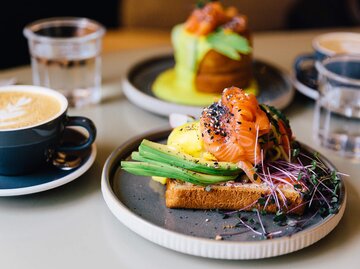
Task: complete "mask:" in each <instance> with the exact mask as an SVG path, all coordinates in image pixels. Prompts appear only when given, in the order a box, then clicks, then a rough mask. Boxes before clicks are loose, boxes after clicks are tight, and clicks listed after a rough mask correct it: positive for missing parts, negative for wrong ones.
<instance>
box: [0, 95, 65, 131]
mask: <svg viewBox="0 0 360 269" xmlns="http://www.w3.org/2000/svg"><path fill="white" fill-rule="evenodd" d="M60 110H61V103H60V101H58V100H57V99H56V98H55V97H52V96H50V95H46V94H39V93H32V92H22V91H5V92H0V130H10V129H15V130H16V129H20V128H26V127H30V126H36V125H39V124H41V123H45V122H46V121H48V120H49V119H51V118H53V117H54V116H55V115H57V114H58V113H59V112H60Z"/></svg>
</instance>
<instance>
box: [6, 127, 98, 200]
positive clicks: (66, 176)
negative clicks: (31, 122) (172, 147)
mask: <svg viewBox="0 0 360 269" xmlns="http://www.w3.org/2000/svg"><path fill="white" fill-rule="evenodd" d="M80 139H84V136H83V135H82V134H81V133H80V132H78V131H76V130H74V129H70V128H67V129H65V133H64V141H67V142H70V143H71V142H74V141H75V140H76V141H77V140H80ZM74 154H76V156H77V157H80V159H79V160H81V162H80V163H79V166H77V167H76V168H74V169H71V170H61V169H58V168H56V167H54V166H50V165H49V166H47V167H44V168H43V169H42V170H41V171H37V172H34V173H32V174H26V175H21V176H3V175H0V196H19V195H26V194H32V193H37V192H42V191H46V190H50V189H53V188H57V187H59V186H62V185H64V184H66V183H69V182H71V181H73V180H75V179H77V178H78V177H80V176H81V175H83V174H84V173H85V172H86V171H87V170H89V169H90V167H91V165H92V164H93V163H94V161H95V158H96V154H97V148H96V145H95V143H94V144H92V146H91V148H89V149H86V150H82V151H78V152H76V153H74Z"/></svg>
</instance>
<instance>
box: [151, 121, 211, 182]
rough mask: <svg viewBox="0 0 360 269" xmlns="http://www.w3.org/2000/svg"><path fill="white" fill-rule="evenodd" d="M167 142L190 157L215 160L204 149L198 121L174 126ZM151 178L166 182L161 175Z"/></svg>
mask: <svg viewBox="0 0 360 269" xmlns="http://www.w3.org/2000/svg"><path fill="white" fill-rule="evenodd" d="M167 144H168V146H171V147H173V148H174V149H175V150H178V151H180V152H182V153H186V154H189V155H191V156H192V157H195V158H199V159H202V160H206V161H216V158H215V157H214V155H212V154H211V153H209V152H207V151H206V150H205V149H204V144H203V140H202V138H201V132H200V123H199V121H193V122H188V123H185V124H184V125H181V126H179V127H176V128H175V129H174V130H173V131H172V132H171V134H170V135H169V137H168V141H167ZM152 179H153V180H155V181H157V182H160V183H161V184H165V183H166V178H163V177H152Z"/></svg>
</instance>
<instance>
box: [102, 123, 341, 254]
mask: <svg viewBox="0 0 360 269" xmlns="http://www.w3.org/2000/svg"><path fill="white" fill-rule="evenodd" d="M169 132H170V131H169V130H163V131H158V132H155V133H151V134H146V135H144V136H140V137H136V138H134V139H132V140H130V141H128V142H127V143H125V144H124V145H122V146H121V147H119V148H118V149H116V150H115V151H114V152H113V153H112V154H111V156H110V157H109V158H108V159H107V161H106V163H105V166H104V169H103V173H102V181H101V190H102V193H103V197H104V200H105V202H106V204H107V205H108V207H109V209H110V210H111V212H112V213H113V214H114V215H115V217H116V218H117V219H118V220H119V221H120V222H122V223H123V224H124V225H125V226H127V227H128V228H129V229H131V230H132V231H134V232H135V233H137V234H139V235H140V236H142V237H144V238H146V239H148V240H150V241H152V242H154V243H156V244H159V245H161V246H163V247H166V248H169V249H172V250H175V251H179V252H182V253H186V254H190V255H195V256H202V257H208V258H216V259H235V260H239V259H241V260H243V259H261V258H267V257H274V256H279V255H284V254H287V253H290V252H294V251H297V250H299V249H302V248H305V247H307V246H309V245H311V244H313V243H315V242H317V241H318V240H320V239H321V238H323V237H324V236H326V235H327V234H328V233H329V232H331V231H332V230H333V229H334V228H335V227H336V225H337V224H338V223H339V221H340V219H341V218H342V216H343V214H344V211H345V207H346V189H345V186H344V185H343V186H344V188H343V189H342V198H343V200H342V203H341V205H340V209H339V212H338V213H337V214H335V215H334V214H332V215H328V216H327V217H325V218H324V219H322V218H321V217H320V216H317V217H316V219H312V220H311V222H313V223H310V222H309V224H308V225H307V226H306V227H305V228H304V229H303V230H301V231H295V232H293V233H292V234H291V236H290V235H286V231H285V232H284V236H282V237H278V238H274V239H268V240H259V239H253V238H252V237H249V236H247V235H244V237H242V236H243V235H241V237H240V238H236V237H235V239H234V241H225V240H224V241H218V240H214V236H212V237H209V231H210V232H211V233H213V232H214V231H215V232H218V230H217V227H219V230H221V231H222V228H221V226H220V225H221V224H224V222H225V221H228V220H224V219H222V217H221V216H220V214H219V213H217V212H214V211H204V210H185V209H168V208H166V207H165V202H164V197H163V195H164V187H162V186H161V185H160V184H157V183H155V182H154V181H152V180H151V179H150V178H149V177H139V176H134V175H131V174H129V173H127V172H124V171H121V169H120V168H119V162H120V161H121V160H123V159H126V158H127V157H128V156H129V155H130V154H131V152H132V151H133V150H135V149H137V147H138V145H139V144H140V142H141V140H142V139H143V138H146V139H149V140H153V141H156V140H158V141H161V140H163V139H164V138H166V137H167V135H168V134H169ZM321 158H323V157H321ZM323 161H324V163H325V164H326V165H328V166H329V167H331V168H333V166H332V165H331V163H329V162H328V161H327V160H326V159H324V158H323ZM154 183H155V185H154ZM250 214H251V213H250ZM309 214H310V215H312V213H310V212H309ZM267 217H269V219H268V220H266V219H264V221H267V222H268V224H269V225H271V223H272V216H271V215H267V216H264V218H267ZM308 217H309V216H306V219H308ZM206 219H207V220H208V221H206ZM310 219H311V218H310ZM194 225H195V226H194ZM214 225H215V227H214ZM272 225H274V224H272ZM214 228H215V230H214ZM276 229H285V228H276ZM286 229H287V228H286ZM221 231H220V232H221ZM210 238H212V239H210ZM237 240H238V241H237Z"/></svg>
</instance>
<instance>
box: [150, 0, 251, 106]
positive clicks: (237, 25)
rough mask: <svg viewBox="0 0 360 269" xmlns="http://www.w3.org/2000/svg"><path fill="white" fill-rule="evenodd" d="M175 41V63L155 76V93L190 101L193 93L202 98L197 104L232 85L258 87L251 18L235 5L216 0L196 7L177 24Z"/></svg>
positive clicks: (179, 101)
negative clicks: (254, 76)
mask: <svg viewBox="0 0 360 269" xmlns="http://www.w3.org/2000/svg"><path fill="white" fill-rule="evenodd" d="M172 44H173V48H174V56H175V68H173V69H168V70H166V71H164V72H163V73H161V74H160V75H159V76H158V78H157V79H156V80H155V82H154V84H153V86H152V88H153V92H154V94H155V95H156V96H158V97H160V98H162V99H165V100H168V101H174V102H177V103H184V104H189V105H193V104H197V103H196V101H195V100H190V99H198V104H199V105H200V104H201V105H208V104H210V103H211V102H212V101H213V100H214V97H219V95H220V94H221V92H222V89H224V88H225V87H228V86H229V85H233V86H237V87H240V88H246V87H249V91H251V92H252V93H256V85H255V84H256V83H255V82H254V81H253V79H252V78H253V76H252V47H251V41H250V32H249V29H248V21H247V17H246V16H245V15H242V14H240V13H239V12H238V11H237V9H236V8H234V7H229V8H225V7H223V6H222V4H221V3H220V2H218V1H211V2H209V3H207V4H206V5H204V6H200V7H197V8H196V9H195V10H194V11H193V12H192V13H191V15H190V17H189V18H188V19H187V21H186V22H185V23H183V24H179V25H176V26H175V27H174V28H173V30H172ZM166 89H168V91H166ZM177 91H182V93H183V94H181V93H178V92H177ZM186 93H188V94H187V95H186ZM209 94H210V95H209ZM176 95H178V96H177V97H176V98H177V99H176V98H175V97H174V96H176ZM207 95H208V96H207ZM186 97H188V98H186ZM206 97H209V98H206ZM202 100H203V101H202ZM208 100H211V101H208Z"/></svg>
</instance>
